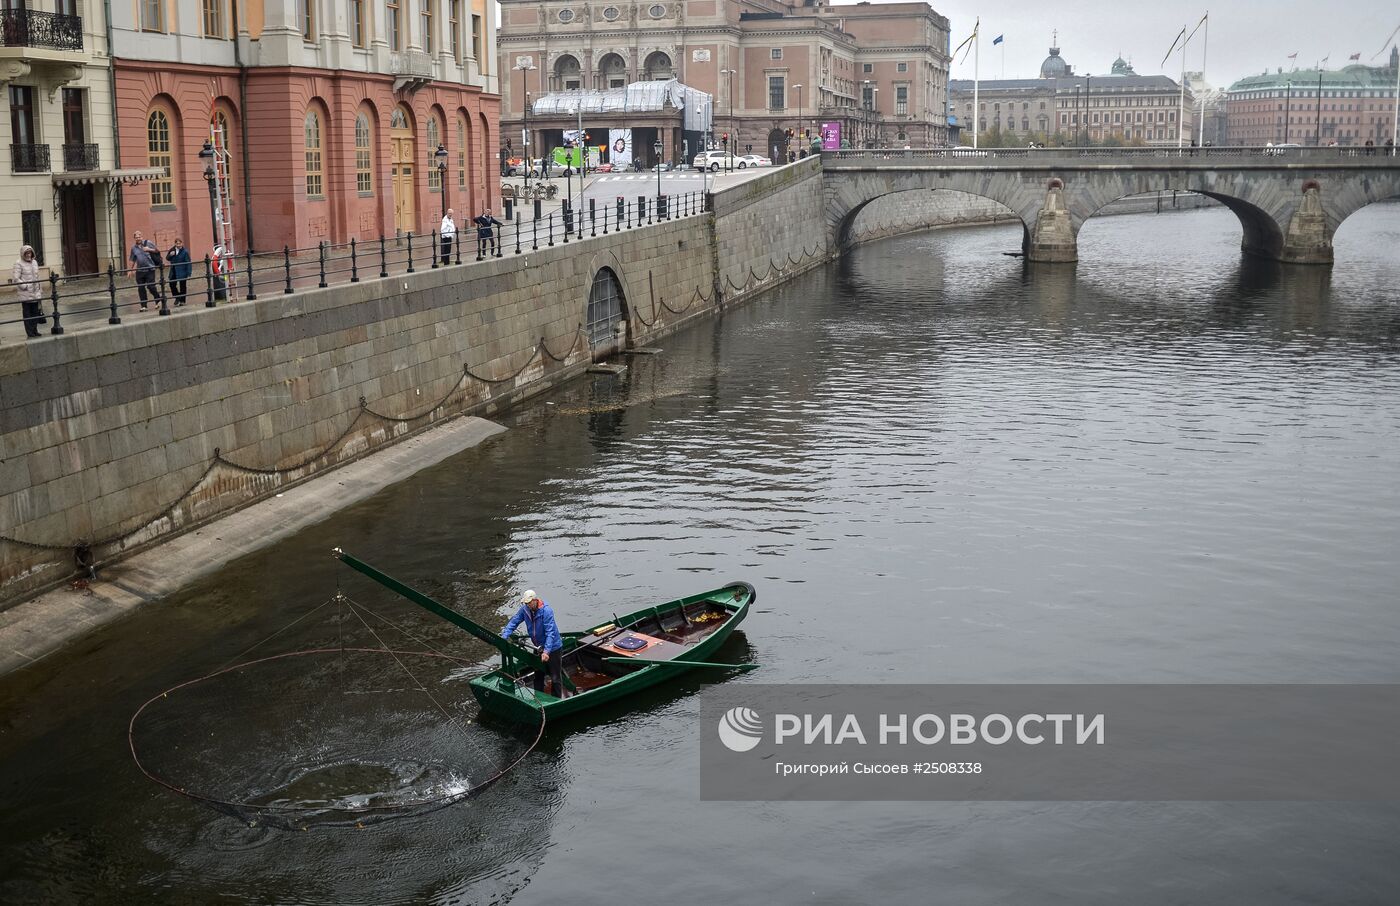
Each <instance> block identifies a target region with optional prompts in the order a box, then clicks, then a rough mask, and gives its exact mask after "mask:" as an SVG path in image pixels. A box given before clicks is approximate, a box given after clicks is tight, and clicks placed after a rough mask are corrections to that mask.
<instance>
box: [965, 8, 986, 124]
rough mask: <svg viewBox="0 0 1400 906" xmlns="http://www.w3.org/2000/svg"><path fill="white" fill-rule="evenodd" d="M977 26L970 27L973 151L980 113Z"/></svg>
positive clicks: (979, 54)
mask: <svg viewBox="0 0 1400 906" xmlns="http://www.w3.org/2000/svg"><path fill="white" fill-rule="evenodd" d="M979 25H981V22H980V21H979V22H978V23H977V24H976V25H973V26H972V147H973V149H976V148H977V127H978V123H979V117H978V113H979V112H980V111H979V106H980V105H979V104H978V102H977V97H978V84H977V83H978V75H979V72H980V70H979V66H980V64H981V47H982V42H981V41H979V40H978V39H977V32H978V26H979ZM963 59H967V58H966V57H963Z"/></svg>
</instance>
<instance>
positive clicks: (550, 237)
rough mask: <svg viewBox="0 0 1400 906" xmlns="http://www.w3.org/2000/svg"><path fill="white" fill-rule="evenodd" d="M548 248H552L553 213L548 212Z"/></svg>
mask: <svg viewBox="0 0 1400 906" xmlns="http://www.w3.org/2000/svg"><path fill="white" fill-rule="evenodd" d="M549 247H550V248H553V247H554V212H553V211H550V212H549Z"/></svg>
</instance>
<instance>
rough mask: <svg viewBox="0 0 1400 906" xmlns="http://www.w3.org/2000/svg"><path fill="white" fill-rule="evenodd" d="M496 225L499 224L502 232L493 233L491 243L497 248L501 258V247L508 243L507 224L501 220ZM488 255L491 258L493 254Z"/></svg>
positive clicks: (497, 253)
mask: <svg viewBox="0 0 1400 906" xmlns="http://www.w3.org/2000/svg"><path fill="white" fill-rule="evenodd" d="M496 225H497V226H499V227H500V228H501V230H500V233H492V234H491V245H492V246H493V247H494V248H495V249H496V257H497V258H499V257H501V248H502V246H504V245H505V244H506V225H505V224H504V223H500V222H497V224H496ZM486 257H488V258H490V257H491V256H490V255H487V256H486Z"/></svg>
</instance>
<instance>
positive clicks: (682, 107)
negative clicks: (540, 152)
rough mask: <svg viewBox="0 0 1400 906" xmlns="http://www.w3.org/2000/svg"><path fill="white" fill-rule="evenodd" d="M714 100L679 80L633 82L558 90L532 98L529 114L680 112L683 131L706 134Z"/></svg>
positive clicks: (574, 114)
mask: <svg viewBox="0 0 1400 906" xmlns="http://www.w3.org/2000/svg"><path fill="white" fill-rule="evenodd" d="M713 103H714V101H713V98H711V97H710V95H709V94H706V93H705V92H703V91H699V90H697V89H695V88H691V87H690V86H689V85H682V84H681V83H680V81H679V80H678V79H665V80H659V81H655V82H633V83H632V84H631V85H626V86H624V87H622V88H603V89H591V88H576V89H572V90H569V91H557V92H554V93H552V94H546V95H544V96H543V97H539V98H536V99H535V102H534V103H533V104H532V105H530V112H531V113H532V114H534V115H535V116H567V117H574V116H577V115H578V114H579V113H580V112H582V113H583V114H585V115H587V114H590V113H656V112H660V111H666V110H679V111H681V113H682V115H683V117H684V128H685V129H687V130H692V131H696V132H709V131H710V127H711V121H712V119H713Z"/></svg>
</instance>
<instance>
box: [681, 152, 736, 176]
mask: <svg viewBox="0 0 1400 906" xmlns="http://www.w3.org/2000/svg"><path fill="white" fill-rule="evenodd" d="M692 165H693V166H694V167H695V169H697V170H709V171H710V172H711V173H715V172H718V171H720V170H724V169H730V170H743V169H745V168H746V167H748V164H747V163H745V162H744V161H742V160H740V159H739V158H738V157H736V156H735V155H734V153H733V152H731V151H701V152H700V153H699V154H697V155H695V160H694V161H692Z"/></svg>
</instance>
